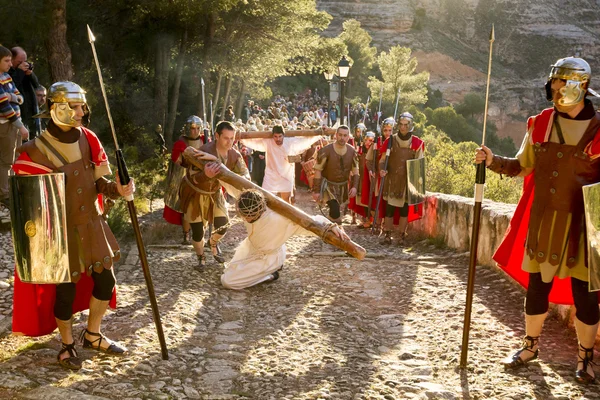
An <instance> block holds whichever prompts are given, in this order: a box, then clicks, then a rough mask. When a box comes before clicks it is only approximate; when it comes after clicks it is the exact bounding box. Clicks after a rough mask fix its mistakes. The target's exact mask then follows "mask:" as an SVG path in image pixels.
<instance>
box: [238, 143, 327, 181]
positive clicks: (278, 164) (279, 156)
mask: <svg viewBox="0 0 600 400" xmlns="http://www.w3.org/2000/svg"><path fill="white" fill-rule="evenodd" d="M319 139H321V136H309V137H291V138H286V137H284V139H283V144H282V145H281V146H277V145H276V144H275V141H274V140H273V139H242V140H241V142H242V143H243V144H244V145H245V146H247V147H250V148H251V149H253V150H256V151H264V152H265V153H266V156H265V158H266V167H265V178H264V180H263V185H262V187H263V189H265V190H268V191H269V192H273V193H280V192H284V193H285V192H290V193H291V192H292V191H293V190H294V171H295V166H294V164H292V163H290V162H288V156H296V155H298V154H302V153H304V152H305V151H306V150H308V149H309V148H310V146H312V144H313V143H315V142H317V141H319Z"/></svg>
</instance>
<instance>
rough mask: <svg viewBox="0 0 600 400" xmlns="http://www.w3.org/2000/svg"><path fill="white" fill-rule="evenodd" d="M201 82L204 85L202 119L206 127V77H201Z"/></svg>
mask: <svg viewBox="0 0 600 400" xmlns="http://www.w3.org/2000/svg"><path fill="white" fill-rule="evenodd" d="M200 84H201V85H202V120H203V121H204V127H206V122H207V121H206V98H205V97H204V78H200Z"/></svg>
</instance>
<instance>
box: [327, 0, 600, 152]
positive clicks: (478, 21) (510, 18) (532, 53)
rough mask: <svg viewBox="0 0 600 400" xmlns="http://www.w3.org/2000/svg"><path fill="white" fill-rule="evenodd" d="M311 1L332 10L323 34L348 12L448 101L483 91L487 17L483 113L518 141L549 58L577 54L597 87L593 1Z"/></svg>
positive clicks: (599, 16)
mask: <svg viewBox="0 0 600 400" xmlns="http://www.w3.org/2000/svg"><path fill="white" fill-rule="evenodd" d="M317 7H318V8H319V9H321V10H324V11H327V12H328V13H329V14H331V15H332V16H333V21H332V23H331V25H330V27H329V29H328V31H327V32H326V33H327V34H329V35H337V34H338V33H339V32H340V31H341V27H342V23H343V21H344V20H345V19H350V18H354V19H357V20H358V21H360V22H361V25H362V27H363V28H365V29H366V30H367V31H368V32H369V33H370V34H371V36H372V37H373V42H374V44H375V46H377V48H378V49H379V50H380V51H381V50H387V49H388V48H389V47H391V46H394V45H402V46H407V47H410V48H412V49H413V50H414V55H415V56H416V57H417V59H418V60H419V68H420V69H422V70H423V69H424V70H427V71H429V72H430V73H431V81H430V84H431V86H432V87H433V88H436V89H440V90H441V91H442V93H443V94H444V99H446V100H448V101H449V102H452V103H455V102H458V101H460V100H462V97H463V96H464V95H465V94H466V93H469V92H481V93H484V91H485V80H486V73H487V60H488V48H489V42H488V39H489V30H490V28H491V25H492V23H493V24H494V26H495V31H496V41H495V43H494V63H493V70H492V88H491V95H490V96H491V98H490V101H491V103H490V116H491V118H492V120H494V122H496V124H497V125H498V128H499V133H500V134H501V135H503V136H511V137H513V139H514V140H515V142H516V144H517V145H518V144H519V143H520V141H521V138H522V135H523V132H524V126H525V119H526V117H527V116H528V115H530V114H531V113H533V112H535V111H537V110H539V109H540V108H543V107H546V106H547V105H548V103H547V102H546V100H545V98H544V93H543V83H544V82H545V79H546V75H547V74H548V72H549V70H548V66H549V65H550V64H552V63H553V62H554V61H556V59H558V58H561V57H565V56H569V55H580V56H582V57H584V58H585V59H586V60H587V61H588V62H589V63H590V65H591V66H592V73H593V74H594V72H595V75H594V76H595V77H596V78H595V79H594V77H593V78H592V79H593V80H592V87H595V88H597V89H600V0H544V1H532V0H355V1H348V0H318V1H317ZM594 83H596V84H595V85H594Z"/></svg>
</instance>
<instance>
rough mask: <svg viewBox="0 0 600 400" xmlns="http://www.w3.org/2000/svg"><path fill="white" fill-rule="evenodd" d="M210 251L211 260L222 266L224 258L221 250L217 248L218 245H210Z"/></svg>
mask: <svg viewBox="0 0 600 400" xmlns="http://www.w3.org/2000/svg"><path fill="white" fill-rule="evenodd" d="M210 250H211V251H212V255H213V258H214V259H215V261H216V262H218V263H219V264H223V263H224V262H225V257H223V253H221V249H220V248H219V244H218V243H215V244H213V243H211V244H210Z"/></svg>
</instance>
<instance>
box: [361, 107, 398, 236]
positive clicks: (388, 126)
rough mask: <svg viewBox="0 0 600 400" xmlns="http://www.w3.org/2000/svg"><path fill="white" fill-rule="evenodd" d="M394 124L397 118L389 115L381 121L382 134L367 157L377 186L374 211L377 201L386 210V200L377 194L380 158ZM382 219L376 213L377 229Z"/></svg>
mask: <svg viewBox="0 0 600 400" xmlns="http://www.w3.org/2000/svg"><path fill="white" fill-rule="evenodd" d="M394 126H396V120H395V119H394V118H392V117H388V118H386V119H384V120H383V122H382V123H381V135H380V136H379V137H376V138H375V142H374V143H373V145H372V146H371V147H370V148H369V151H368V152H367V156H366V157H365V161H366V164H367V168H368V169H369V177H370V178H371V182H372V185H374V186H375V188H374V190H373V192H374V197H375V199H374V200H373V204H372V205H371V207H372V209H373V211H375V209H376V206H377V202H379V203H380V207H379V208H380V210H381V209H383V210H385V202H384V201H383V199H380V198H378V197H377V194H378V193H379V181H380V178H381V177H380V176H379V162H378V160H379V158H380V157H381V155H382V154H385V149H383V142H384V141H385V140H386V139H387V138H389V137H390V136H392V132H393V130H394ZM378 129H379V127H378ZM380 220H381V216H380V215H374V217H373V223H374V224H375V228H377V231H378V230H379V228H380V223H379V221H380Z"/></svg>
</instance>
